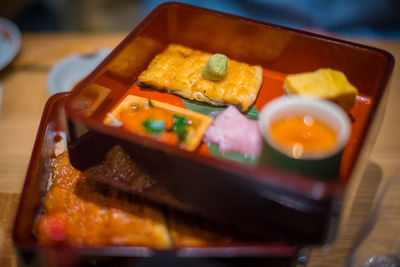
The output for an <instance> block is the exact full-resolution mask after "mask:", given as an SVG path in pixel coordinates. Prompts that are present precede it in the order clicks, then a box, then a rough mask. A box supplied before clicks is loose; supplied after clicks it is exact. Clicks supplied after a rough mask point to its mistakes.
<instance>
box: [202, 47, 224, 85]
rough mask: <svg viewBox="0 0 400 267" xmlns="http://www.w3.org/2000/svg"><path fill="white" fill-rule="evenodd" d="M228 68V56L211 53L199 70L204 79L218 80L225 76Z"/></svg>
mask: <svg viewBox="0 0 400 267" xmlns="http://www.w3.org/2000/svg"><path fill="white" fill-rule="evenodd" d="M227 69H228V58H227V57H226V56H225V55H222V54H214V55H212V56H211V57H210V58H209V59H208V61H207V63H206V65H205V66H204V67H203V70H202V72H201V74H202V76H203V78H204V79H207V80H210V81H220V80H222V79H223V78H225V76H226V72H227Z"/></svg>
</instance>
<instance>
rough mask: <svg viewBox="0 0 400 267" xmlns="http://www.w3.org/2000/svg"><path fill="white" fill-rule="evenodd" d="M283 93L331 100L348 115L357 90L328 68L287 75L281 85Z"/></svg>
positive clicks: (343, 77) (336, 72)
mask: <svg viewBox="0 0 400 267" xmlns="http://www.w3.org/2000/svg"><path fill="white" fill-rule="evenodd" d="M283 91H284V92H285V93H286V94H296V95H302V96H310V97H315V98H323V99H327V100H331V101H333V102H335V103H336V104H338V105H339V106H341V107H342V108H343V109H344V110H345V111H346V112H348V113H350V110H351V108H352V107H353V106H354V104H355V101H356V100H355V99H356V95H357V94H358V91H357V88H356V87H354V86H353V85H352V84H351V83H350V82H349V81H348V80H347V78H346V76H345V75H344V73H343V72H341V71H337V70H333V69H329V68H326V69H318V70H316V71H314V72H305V73H298V74H289V75H287V76H286V78H285V81H284V83H283Z"/></svg>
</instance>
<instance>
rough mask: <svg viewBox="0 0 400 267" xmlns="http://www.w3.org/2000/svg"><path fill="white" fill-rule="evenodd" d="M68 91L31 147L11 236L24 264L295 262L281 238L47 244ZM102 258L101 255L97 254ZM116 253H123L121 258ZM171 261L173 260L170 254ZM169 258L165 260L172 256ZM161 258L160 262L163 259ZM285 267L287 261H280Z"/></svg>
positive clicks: (51, 103) (53, 102)
mask: <svg viewBox="0 0 400 267" xmlns="http://www.w3.org/2000/svg"><path fill="white" fill-rule="evenodd" d="M66 97H67V94H66V93H62V94H57V95H54V96H52V97H51V98H50V99H49V100H48V102H47V104H46V107H45V109H44V111H43V117H42V120H41V123H40V126H39V129H38V133H37V137H36V140H35V144H34V147H33V151H32V156H31V160H30V163H29V167H28V171H27V175H26V179H25V183H24V187H23V190H22V194H21V199H20V203H19V207H18V210H17V215H16V218H15V223H14V229H13V239H14V243H15V245H16V246H17V248H18V249H19V252H20V256H21V257H22V259H23V260H24V261H26V262H28V263H29V262H30V263H32V262H36V263H37V264H39V265H41V264H45V263H46V264H50V265H52V264H53V265H54V264H56V265H57V266H58V264H59V262H60V261H63V262H64V263H65V265H66V266H69V265H75V264H78V263H93V262H95V261H98V262H100V263H101V262H106V263H107V262H110V260H111V262H112V263H114V264H118V263H119V262H120V261H121V257H129V258H132V257H150V256H159V255H162V256H161V258H163V257H164V256H165V255H170V256H172V257H182V258H188V257H189V258H190V257H194V258H208V257H214V258H215V257H217V258H218V257H222V258H229V257H252V258H260V257H261V258H273V259H275V261H277V262H280V260H282V262H291V259H290V258H292V257H293V256H295V255H297V253H298V247H297V246H291V245H286V244H284V243H281V242H265V243H253V244H234V245H232V244H231V245H229V246H221V245H219V246H215V247H199V248H196V247H192V248H190V247H180V248H175V249H171V250H167V251H165V250H156V249H152V248H148V247H111V246H110V247H80V248H77V247H71V246H66V245H63V246H46V245H41V244H39V243H38V241H37V239H36V237H35V236H34V227H35V223H36V221H37V219H38V214H39V213H40V212H41V210H42V208H43V204H42V201H43V197H44V195H45V193H46V190H47V189H46V188H47V184H48V180H49V173H50V165H51V160H52V158H53V157H54V148H55V143H56V142H57V141H59V140H60V139H61V138H62V137H63V136H64V134H65V123H64V122H65V121H64V120H65V114H64V108H63V106H64V102H65V99H66ZM99 257H100V258H99ZM113 257H119V260H116V259H114V258H113ZM168 259H170V258H168ZM168 259H167V260H168ZM161 262H162V260H161ZM282 266H287V265H282Z"/></svg>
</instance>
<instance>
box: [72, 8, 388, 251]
mask: <svg viewBox="0 0 400 267" xmlns="http://www.w3.org/2000/svg"><path fill="white" fill-rule="evenodd" d="M171 44H178V45H180V46H184V47H187V48H189V49H194V50H196V51H201V52H204V53H209V54H214V53H222V54H224V55H226V56H227V57H228V58H229V59H232V60H235V61H238V62H243V63H245V64H248V65H251V66H260V68H261V69H262V71H261V72H262V83H261V86H260V90H259V92H258V93H257V98H256V100H255V102H254V104H253V105H252V106H251V107H250V108H249V110H248V111H246V112H245V113H244V115H246V116H247V118H249V119H252V120H254V119H257V118H258V112H259V111H260V110H261V108H262V107H263V106H264V105H266V104H267V103H268V102H269V101H271V100H273V99H275V98H278V97H281V96H282V94H283V92H284V91H283V84H284V80H285V78H286V77H287V75H289V74H296V73H305V72H313V71H316V70H318V69H333V70H337V71H340V72H341V73H343V74H344V75H345V76H346V77H347V79H348V81H349V82H350V83H351V84H352V85H354V86H355V87H356V88H357V89H358V94H357V95H356V96H355V98H354V102H355V105H354V107H352V108H351V109H350V113H349V116H350V118H352V124H351V136H350V139H349V141H348V143H347V145H346V147H345V149H344V151H343V156H342V161H341V165H340V170H339V172H338V175H337V176H335V177H333V179H316V178H315V177H313V176H310V175H301V174H300V173H297V172H293V171H289V170H287V169H285V168H275V167H274V166H271V165H270V164H268V162H266V163H265V162H264V161H262V160H258V159H257V158H256V159H252V158H251V159H250V160H249V158H248V157H246V155H244V156H243V155H240V154H239V155H237V154H235V153H221V151H220V150H219V147H216V146H215V144H209V143H206V142H202V144H200V146H199V148H198V149H197V150H195V151H194V152H189V151H185V150H182V149H180V148H179V147H176V146H170V145H168V144H165V143H160V142H158V141H157V140H155V139H151V138H144V137H143V136H140V135H137V134H135V133H131V132H127V131H124V130H123V129H121V128H120V127H111V126H109V125H105V124H104V123H103V119H104V117H105V116H107V113H109V112H110V111H111V110H112V108H113V107H115V106H116V105H117V104H118V103H119V102H120V101H121V99H124V98H126V97H127V96H138V97H144V98H148V99H152V100H155V101H161V102H164V103H168V104H171V105H175V106H178V107H182V108H186V109H190V110H194V111H196V112H200V113H203V114H207V115H210V114H211V115H215V112H221V111H223V110H224V109H225V107H215V106H210V105H208V104H204V103H202V102H199V101H193V100H188V99H187V98H181V97H179V96H177V95H175V94H169V93H168V91H169V90H168V89H169V88H167V91H165V90H160V89H162V88H153V87H152V85H150V88H148V87H149V86H145V85H146V84H143V83H140V79H139V83H138V78H139V77H140V75H141V73H142V72H143V71H144V70H146V69H147V68H148V67H149V66H150V65H151V64H152V63H151V62H152V61H153V60H154V59H155V58H156V57H157V56H158V55H159V54H160V53H163V51H165V50H166V49H168V47H169V46H170V45H171ZM185 51H187V50H185ZM196 53H197V52H196ZM185 56H186V54H184V55H182V57H183V58H185ZM203 63H204V62H203ZM228 66H229V64H228ZM392 68H393V57H392V56H391V55H390V54H389V53H387V52H385V51H382V50H379V49H376V48H371V47H367V46H363V45H359V44H355V43H350V42H346V41H342V40H338V39H335V38H330V37H326V36H321V35H316V34H312V33H307V32H303V31H298V30H294V29H290V28H285V27H281V26H277V25H272V24H268V23H261V22H257V21H254V20H250V19H244V18H241V17H237V16H233V15H228V14H223V13H220V12H215V11H210V10H206V9H202V8H197V7H193V6H189V5H184V4H178V3H167V4H164V5H161V6H159V7H158V8H156V9H155V10H153V12H152V13H150V14H149V16H148V17H146V19H145V20H143V22H142V23H140V24H139V25H138V27H137V28H135V29H134V30H133V31H132V32H131V33H130V34H129V35H128V36H127V37H126V38H125V39H124V40H123V41H122V42H121V44H120V45H119V46H118V47H116V49H114V51H113V52H112V53H111V54H110V55H109V56H108V57H107V58H106V59H105V60H104V61H103V62H102V63H101V64H100V65H99V66H98V67H97V68H96V70H95V71H94V72H92V73H91V74H90V75H89V76H88V77H87V78H86V79H85V80H84V81H82V82H81V83H79V84H78V85H77V86H76V87H75V88H74V90H73V91H72V93H71V95H70V97H68V99H67V103H66V111H67V116H68V119H69V123H68V125H69V127H68V145H69V150H70V157H71V163H72V164H73V165H74V166H75V167H77V168H79V169H82V170H84V169H86V168H88V167H90V166H93V165H94V164H98V163H99V162H101V161H102V160H104V156H105V153H106V152H107V151H108V150H109V149H110V148H111V146H113V145H115V144H121V145H122V146H123V147H124V149H125V150H126V151H127V152H128V153H129V155H130V156H131V157H132V158H134V159H135V161H137V162H142V163H143V164H148V165H153V166H157V168H154V169H153V170H150V171H151V172H152V175H154V177H157V179H158V180H159V181H160V182H162V183H164V184H165V185H166V188H167V189H168V190H169V191H170V192H172V193H174V195H175V197H177V198H178V199H179V200H180V202H182V203H185V205H187V206H189V207H190V208H191V211H192V212H194V213H196V214H198V215H201V216H203V217H207V218H212V219H215V220H219V221H224V223H228V224H230V225H232V224H236V226H239V227H242V228H243V226H245V227H247V228H253V229H254V230H260V229H264V228H265V225H268V226H271V227H273V228H274V229H278V231H280V232H283V233H285V235H287V236H288V238H289V239H294V240H296V241H299V240H301V242H318V243H321V242H326V241H328V240H331V239H332V238H333V236H334V233H335V228H336V226H337V218H338V216H339V213H340V206H338V205H337V203H338V202H337V201H338V200H340V198H341V196H342V194H343V190H344V188H345V185H346V184H347V182H348V181H349V179H350V178H351V176H352V173H353V171H354V169H355V167H356V165H357V163H358V162H359V160H360V159H361V158H362V156H363V155H362V152H365V153H367V152H368V147H369V146H370V144H371V142H372V143H373V140H374V139H375V137H376V134H377V129H379V123H380V118H381V117H382V114H383V111H384V105H385V101H386V96H387V90H386V85H387V82H388V80H389V77H390V74H391V71H392ZM228 71H229V68H228ZM228 75H229V74H228ZM242 82H244V83H245V82H246V81H245V80H244V81H242ZM155 89H158V90H155ZM373 122H375V123H374V124H373ZM237 127H239V128H240V125H237ZM232 132H235V130H232ZM367 137H368V138H367ZM367 141H368V142H367ZM367 143H368V147H366V146H365V144H367ZM98 144H101V146H98ZM264 147H265V146H264ZM363 149H364V150H363ZM139 155H140V156H139ZM364 155H365V154H364ZM249 163H250V164H249ZM170 176H173V177H174V179H171V178H170ZM109 184H110V185H111V186H116V187H119V188H121V187H123V185H121V184H119V185H118V183H115V182H112V181H109ZM125 189H126V191H130V190H129V188H127V187H125ZM200 189H204V190H205V189H207V197H205V196H204V191H202V190H200ZM189 192H190V193H189ZM237 195H240V196H242V198H240V199H239V198H237V197H236V196H237ZM241 199H246V201H245V203H244V202H243V201H241ZM249 206H250V207H252V209H249V208H248V207H249ZM264 211H267V212H264ZM269 212H272V213H274V214H278V216H269ZM238 214H240V216H238ZM288 218H290V219H288ZM300 225H301V226H300ZM253 234H254V233H253Z"/></svg>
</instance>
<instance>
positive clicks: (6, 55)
mask: <svg viewBox="0 0 400 267" xmlns="http://www.w3.org/2000/svg"><path fill="white" fill-rule="evenodd" d="M20 47H21V32H20V31H19V29H18V27H17V26H16V25H15V24H14V23H12V22H11V21H9V20H8V19H5V18H2V17H0V70H2V69H4V68H5V67H6V66H7V65H8V64H9V63H10V62H11V61H12V60H13V59H14V58H15V56H16V55H17V54H18V51H19V48H20Z"/></svg>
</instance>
